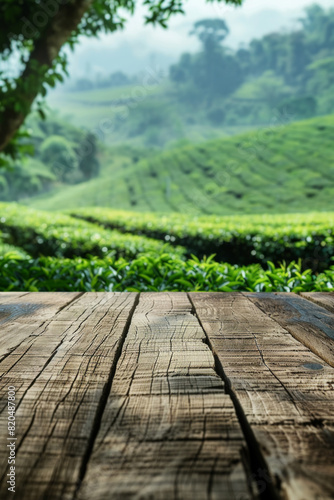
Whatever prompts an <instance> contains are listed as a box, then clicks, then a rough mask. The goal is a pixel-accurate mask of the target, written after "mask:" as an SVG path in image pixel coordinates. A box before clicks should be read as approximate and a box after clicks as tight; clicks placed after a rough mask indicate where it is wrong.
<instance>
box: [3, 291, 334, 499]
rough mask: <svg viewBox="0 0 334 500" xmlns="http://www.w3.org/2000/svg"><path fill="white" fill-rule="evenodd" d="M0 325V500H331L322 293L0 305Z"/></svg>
mask: <svg viewBox="0 0 334 500" xmlns="http://www.w3.org/2000/svg"><path fill="white" fill-rule="evenodd" d="M0 324H1V343H0V363H1V365H0V368H1V369H0V375H1V419H0V474H1V482H0V498H1V499H3V500H6V499H10V498H17V499H19V500H42V499H43V500H49V499H51V500H67V499H68V500H92V499H95V500H104V499H108V500H109V499H112V500H130V499H131V500H132V499H133V500H248V499H276V500H278V499H281V500H290V499H291V500H292V499H293V500H316V499H317V500H320V499H321V500H323V499H333V498H334V293H303V294H302V295H301V296H298V295H294V294H290V293H266V294H256V293H190V294H186V293H141V294H136V293H84V294H83V293H62V292H58V293H44V292H40V293H23V292H22V293H19V292H13V293H1V294H0ZM14 395H15V396H14ZM14 397H15V399H14ZM14 424H15V425H14ZM10 460H15V462H14V463H13V462H10ZM14 467H15V468H14ZM14 490H15V493H13V491H14Z"/></svg>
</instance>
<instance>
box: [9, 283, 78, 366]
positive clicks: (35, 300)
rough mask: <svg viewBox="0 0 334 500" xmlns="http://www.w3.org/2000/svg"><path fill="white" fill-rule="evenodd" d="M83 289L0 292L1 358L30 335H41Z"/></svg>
mask: <svg viewBox="0 0 334 500" xmlns="http://www.w3.org/2000/svg"><path fill="white" fill-rule="evenodd" d="M80 295H81V293H75V292H64V293H63V292H57V293H52V294H51V293H44V292H38V293H21V292H17V293H15V292H14V293H13V294H9V293H2V294H0V328H1V344H0V362H1V360H2V359H3V358H4V357H6V356H8V354H10V353H12V352H13V350H14V349H15V348H17V347H18V346H19V345H20V343H21V342H22V341H24V340H25V339H26V338H27V337H29V336H30V335H33V336H34V335H40V333H41V332H42V331H43V330H44V329H45V328H46V324H47V323H49V322H50V321H52V320H53V318H54V317H55V315H56V314H58V312H59V311H61V310H62V309H63V308H64V307H66V306H67V305H68V304H70V303H71V302H73V301H74V300H76V299H77V298H78V297H80Z"/></svg>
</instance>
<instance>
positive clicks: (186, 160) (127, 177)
mask: <svg viewBox="0 0 334 500" xmlns="http://www.w3.org/2000/svg"><path fill="white" fill-rule="evenodd" d="M333 137H334V116H332V115H331V116H326V117H321V118H315V119H311V120H306V121H303V122H296V123H293V124H289V125H286V126H278V127H271V128H266V129H262V130H257V131H256V132H248V133H246V134H242V135H240V136H235V137H231V138H227V139H226V138H224V139H215V140H212V141H208V142H204V143H201V144H199V145H196V146H194V145H187V146H184V147H179V148H175V149H171V150H168V151H166V152H163V153H159V154H156V155H154V156H150V157H149V158H148V159H141V160H139V161H134V160H133V161H131V158H130V159H129V160H128V161H124V162H121V163H117V161H115V162H113V161H112V159H111V161H110V165H109V166H106V167H104V171H103V176H102V177H101V178H97V179H94V180H92V181H90V182H86V183H82V184H80V185H76V186H73V187H67V188H62V189H61V190H58V192H53V193H47V194H46V195H44V196H41V197H39V198H34V199H31V200H28V201H27V203H29V204H30V205H31V206H34V207H36V208H41V209H47V210H57V209H59V207H61V208H62V209H71V208H78V207H79V208H80V207H85V206H104V207H112V208H117V209H124V210H135V211H149V212H159V213H171V212H180V213H185V214H192V215H210V214H217V215H228V214H236V213H239V214H241V213H245V214H247V213H248V214H252V213H293V212H307V211H309V210H317V211H328V210H332V209H334V150H333V147H332V143H333Z"/></svg>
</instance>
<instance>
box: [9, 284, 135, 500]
mask: <svg viewBox="0 0 334 500" xmlns="http://www.w3.org/2000/svg"><path fill="white" fill-rule="evenodd" d="M38 295H39V294H38ZM25 297H26V296H24V297H23V299H25ZM57 297H58V296H54V294H49V295H48V298H49V300H51V302H52V301H56V298H57ZM41 298H42V294H41ZM135 299H136V294H128V293H122V294H111V293H104V294H96V293H86V294H85V295H83V296H81V297H79V298H78V299H77V300H75V301H73V302H72V303H70V304H69V305H68V306H67V307H64V308H63V309H62V310H60V311H59V312H58V313H57V314H56V315H55V316H54V317H53V319H51V320H50V321H47V320H46V316H45V315H47V314H46V310H44V309H43V310H42V313H41V318H42V319H41V322H40V323H41V324H39V321H37V319H38V318H36V317H34V318H35V319H34V322H35V331H34V332H33V333H31V334H30V335H29V336H26V337H25V338H24V340H23V341H22V342H21V343H20V344H19V345H18V346H17V347H15V349H14V350H13V351H12V352H11V355H10V356H8V357H6V358H5V359H4V360H3V361H2V362H1V364H0V367H1V373H2V377H1V401H2V406H1V409H0V411H1V413H0V417H1V446H0V464H1V467H0V470H1V473H3V474H2V477H1V483H0V497H1V499H7V498H12V493H11V492H8V490H7V485H6V476H5V474H6V473H7V470H6V461H7V456H8V455H7V451H6V445H5V443H4V441H3V439H6V436H7V433H6V428H4V427H3V425H6V423H5V422H6V412H7V407H6V393H7V387H8V386H9V385H14V386H15V387H16V423H17V433H16V435H17V442H16V448H17V461H16V476H17V492H16V494H15V498H20V500H38V499H42V498H43V499H44V498H48V499H59V500H60V499H62V500H63V499H64V500H66V499H72V498H73V496H74V492H75V488H76V485H77V483H78V479H79V476H80V473H81V468H82V464H83V461H84V460H85V455H86V453H87V450H88V449H89V446H90V440H91V439H92V436H93V435H94V431H95V426H96V422H97V420H96V419H97V418H98V417H99V415H98V414H99V411H100V408H101V400H102V398H103V391H104V390H105V389H106V386H107V384H108V382H109V380H110V376H111V372H112V368H113V366H114V364H115V362H116V356H117V352H118V348H119V346H120V343H121V341H122V336H123V333H124V331H125V327H126V323H127V320H128V318H129V316H130V314H131V312H132V311H133V309H134V304H135ZM26 300H28V298H27V299H26ZM29 300H30V301H31V300H32V298H31V296H30V299H29ZM43 300H44V301H46V298H44V299H43ZM51 302H50V303H51ZM27 303H28V302H27ZM32 321H33V318H32V319H31V322H32ZM12 324H14V325H16V326H20V325H21V324H22V325H24V323H23V320H22V323H21V319H20V318H17V319H16V321H14V322H13V323H11V322H8V323H6V324H4V325H3V328H4V329H5V331H6V328H11V325H12ZM24 326H25V327H26V328H27V327H29V326H30V323H29V321H28V322H27V323H26V325H24ZM5 471H6V472H5Z"/></svg>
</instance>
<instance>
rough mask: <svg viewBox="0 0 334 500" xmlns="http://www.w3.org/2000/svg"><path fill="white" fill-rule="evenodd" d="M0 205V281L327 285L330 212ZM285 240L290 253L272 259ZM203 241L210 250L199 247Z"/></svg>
mask: <svg viewBox="0 0 334 500" xmlns="http://www.w3.org/2000/svg"><path fill="white" fill-rule="evenodd" d="M0 213H1V217H0V231H1V233H0V236H1V237H0V290H1V291H4V290H11V291H16V290H21V291H22V290H24V291H37V290H46V291H57V290H59V291H60V290H69V291H74V290H79V291H85V290H88V291H103V290H106V291H135V290H136V291H149V290H150V291H162V290H170V291H190V290H197V291H234V290H239V291H240V290H245V291H246V290H247V291H268V292H269V291H295V292H299V291H311V290H316V291H327V290H332V289H333V288H334V265H331V255H333V221H334V213H312V214H305V215H303V214H301V215H298V216H294V218H292V216H291V215H285V216H281V215H279V216H278V215H277V216H270V217H269V216H262V217H261V216H256V217H254V216H235V217H215V216H211V217H203V216H201V217H190V216H185V215H183V216H181V215H180V214H174V215H171V216H169V217H168V218H166V217H163V216H159V215H157V214H143V215H142V216H139V215H138V214H135V213H126V212H114V211H111V210H110V209H96V208H95V209H85V210H76V211H73V213H72V215H68V214H62V213H59V212H57V213H55V212H54V213H51V212H49V213H48V212H43V211H38V210H34V209H29V208H26V207H23V206H20V205H16V204H4V203H2V204H0ZM85 219H87V220H85ZM115 227H117V229H114V228H115ZM111 228H112V229H111ZM133 233H136V234H133ZM138 233H141V235H140V236H138ZM196 242H197V243H196ZM210 245H211V246H210ZM285 248H288V249H289V252H290V254H291V256H292V258H291V260H292V261H293V260H294V261H296V262H290V263H285V262H281V263H280V262H279V259H280V256H281V257H282V259H281V260H283V257H284V256H285V255H286V253H285V250H284V249H285ZM212 249H217V254H219V255H218V256H217V257H216V258H214V257H213V256H211V257H210V256H209V252H208V253H206V250H210V251H211V250H212ZM191 252H193V254H194V255H191ZM205 255H206V256H205ZM239 255H240V261H239V257H238V256H239ZM218 257H219V258H218ZM272 257H274V258H273V259H272V260H274V261H275V263H272V262H270V260H271V258H272ZM297 259H300V260H299V262H297ZM308 259H309V260H308ZM232 260H234V261H235V262H232ZM243 261H244V262H247V263H248V265H244V264H243ZM259 261H260V262H261V263H262V267H261V265H260V264H259V263H257V262H259ZM312 266H313V270H312V269H311V267H312ZM307 267H309V268H310V269H306V268H307Z"/></svg>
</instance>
